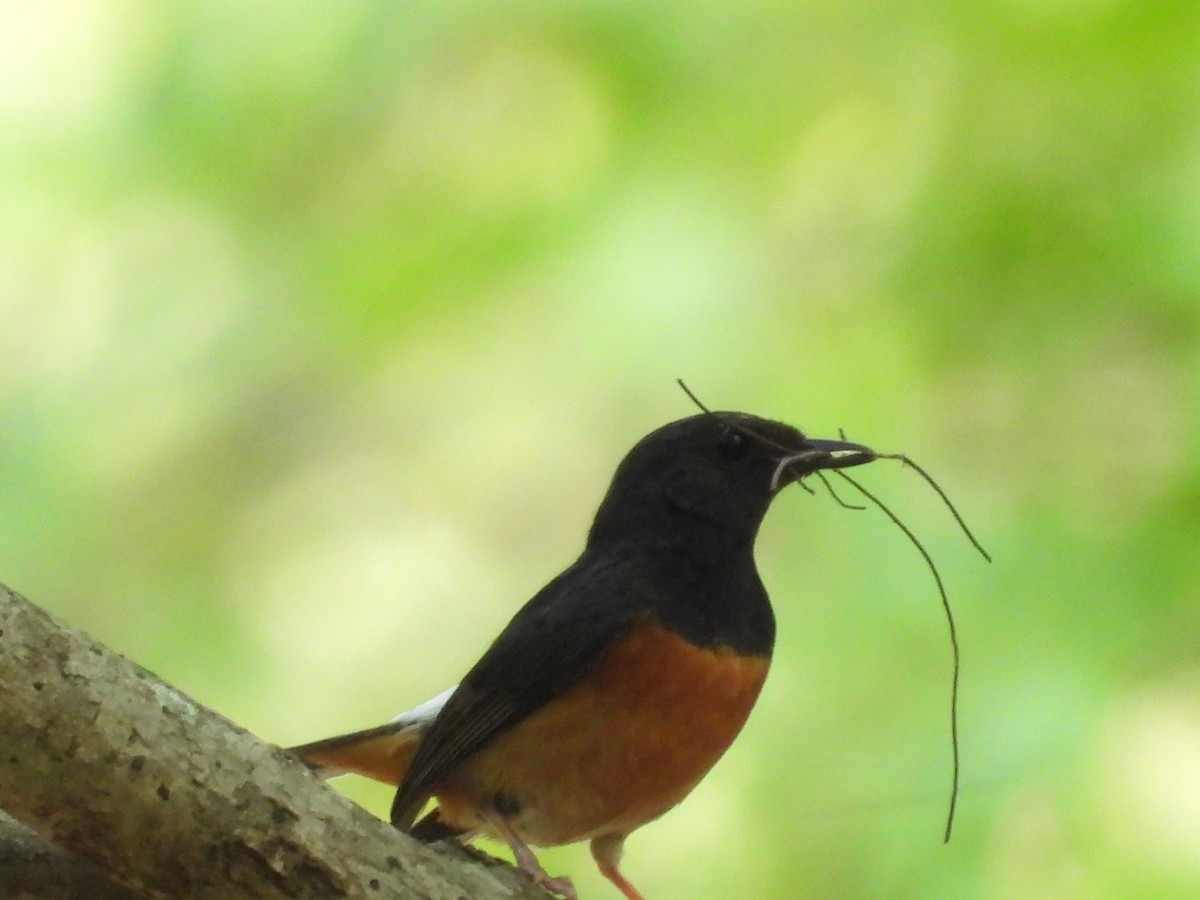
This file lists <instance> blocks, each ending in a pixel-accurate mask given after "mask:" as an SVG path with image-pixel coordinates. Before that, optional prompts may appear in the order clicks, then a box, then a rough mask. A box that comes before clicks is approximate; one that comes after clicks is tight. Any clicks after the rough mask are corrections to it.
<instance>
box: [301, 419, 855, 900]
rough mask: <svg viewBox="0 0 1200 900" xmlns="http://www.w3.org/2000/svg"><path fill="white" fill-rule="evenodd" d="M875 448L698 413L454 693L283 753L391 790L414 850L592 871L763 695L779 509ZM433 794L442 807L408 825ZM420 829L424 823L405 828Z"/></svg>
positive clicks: (536, 868)
mask: <svg viewBox="0 0 1200 900" xmlns="http://www.w3.org/2000/svg"><path fill="white" fill-rule="evenodd" d="M875 458H876V457H875V454H874V452H873V451H871V450H869V449H868V448H866V447H863V446H861V445H859V444H852V443H848V442H846V441H830V440H815V439H811V438H807V437H805V436H804V435H803V434H801V433H800V432H799V431H797V430H796V429H795V428H792V427H791V426H789V425H785V424H783V423H780V422H773V421H770V420H767V419H761V418H758V417H756V416H752V415H748V414H746V413H738V412H717V413H710V412H706V413H703V414H700V415H695V416H692V417H690V418H686V419H682V420H680V421H678V422H673V423H671V424H669V425H666V426H664V427H662V428H659V429H658V430H656V431H654V432H652V433H651V434H649V435H648V436H647V437H645V438H643V439H642V440H641V441H640V442H639V443H638V444H637V445H636V446H635V447H634V448H633V449H632V450H631V451H630V452H629V454H628V455H627V456H626V457H625V459H624V460H623V461H622V462H621V464H620V466H618V468H617V471H616V474H615V475H614V476H613V481H612V485H611V486H610V487H609V489H608V493H607V495H606V496H605V498H604V501H603V502H602V503H601V504H600V509H599V510H598V511H597V513H596V518H595V521H594V522H593V524H592V527H591V530H590V531H589V533H588V537H587V544H586V546H585V547H584V550H583V553H582V555H581V556H580V557H579V559H577V560H576V561H575V562H574V563H573V564H572V565H571V566H570V568H568V569H567V570H566V571H565V572H563V573H562V574H561V575H559V576H558V577H557V578H555V579H554V580H553V581H551V582H550V583H549V584H547V585H546V586H545V587H544V588H542V589H541V590H540V591H539V592H538V593H537V594H536V595H535V596H534V597H533V599H531V600H530V601H529V602H528V603H526V604H525V606H524V607H523V608H522V609H521V610H520V611H519V612H518V613H517V614H516V615H515V616H514V617H513V619H512V621H511V622H510V623H509V624H508V626H507V627H506V628H505V629H504V630H503V631H502V632H501V633H500V636H499V637H498V638H496V640H495V641H494V642H493V643H492V645H491V646H490V647H489V648H488V650H487V652H486V653H484V655H483V657H482V658H481V659H480V660H479V662H478V663H476V664H475V666H474V667H473V668H472V669H471V670H470V671H469V672H468V673H467V674H466V676H465V677H464V678H463V680H462V683H461V684H459V685H458V686H457V687H455V688H452V689H451V690H449V691H446V692H445V693H443V694H441V695H440V696H439V697H437V698H435V699H434V700H431V701H429V702H427V703H424V704H422V705H420V706H418V707H416V708H415V709H413V710H411V711H409V712H407V713H404V714H402V715H400V716H398V717H397V718H396V719H395V720H393V721H392V722H391V723H389V724H387V725H384V726H381V727H379V728H372V729H369V730H366V731H360V732H356V733H354V734H348V735H342V736H339V737H334V738H329V739H327V740H323V741H317V742H315V743H311V744H305V745H303V746H301V747H295V748H293V750H292V752H294V753H295V754H297V755H298V756H299V757H300V758H301V759H303V760H304V761H305V762H306V763H307V764H308V765H309V766H310V767H311V768H313V769H315V770H317V771H318V773H319V774H321V775H322V776H324V777H329V776H333V775H337V774H342V773H345V772H356V773H359V774H362V775H366V776H368V777H370V778H375V779H378V780H380V781H383V782H386V783H388V784H394V785H398V786H399V789H398V791H397V793H396V798H395V802H394V803H393V804H392V810H391V820H392V823H393V824H394V825H395V826H396V827H397V828H400V829H403V830H404V831H407V832H410V833H411V834H413V835H414V836H416V837H418V838H421V839H424V840H438V839H443V838H451V837H454V838H457V839H459V840H469V839H471V838H472V837H474V836H477V835H481V834H482V835H487V836H490V837H492V838H495V839H498V840H501V841H504V842H505V843H507V844H508V845H509V846H510V847H511V848H512V850H513V852H514V854H515V856H516V860H517V864H518V865H519V866H520V867H521V869H523V870H524V871H525V872H526V873H528V874H529V876H530V877H531V878H532V879H533V880H534V881H535V882H537V883H539V884H542V885H544V886H545V887H546V888H548V889H549V890H551V891H554V892H557V893H558V894H560V895H562V896H564V897H568V898H573V897H575V891H574V889H573V888H572V886H571V883H570V881H569V880H568V879H566V878H552V877H550V876H548V875H547V874H546V872H545V871H544V870H543V869H542V868H541V866H540V865H539V864H538V862H537V860H536V858H535V857H534V855H533V853H532V851H531V850H530V849H529V848H530V847H531V846H553V845H558V844H569V843H573V842H575V841H582V840H588V841H590V842H591V850H592V855H593V856H594V857H595V859H596V862H597V864H598V865H599V867H600V871H601V872H602V873H603V874H604V875H605V877H607V878H608V879H609V880H610V881H612V882H613V884H615V885H616V886H617V887H618V888H619V889H620V890H621V891H622V893H624V895H625V897H626V898H628V900H640V898H641V895H640V894H639V893H638V891H637V890H636V889H635V888H634V887H633V885H632V884H630V883H629V881H627V880H626V878H625V877H624V876H623V875H622V874H621V872H620V871H619V869H618V864H619V861H620V857H621V850H622V845H623V843H624V841H625V838H626V836H627V835H628V834H629V833H630V832H631V831H633V830H634V829H635V828H638V827H640V826H641V825H644V824H646V823H647V822H649V821H651V820H653V819H655V818H657V817H658V816H661V815H662V814H663V813H665V812H666V811H667V810H669V809H670V808H671V807H673V806H675V805H676V804H677V803H679V802H680V801H681V800H682V799H683V798H684V797H685V796H686V795H687V794H688V792H689V791H691V789H692V788H693V787H695V786H696V784H697V783H698V782H699V781H700V779H701V778H703V777H704V775H705V774H706V773H707V772H708V770H709V769H710V768H711V767H712V766H713V764H714V763H715V762H716V761H717V759H718V758H720V756H721V754H722V753H724V752H725V750H726V748H728V747H729V745H730V743H731V742H732V741H733V739H734V738H735V737H736V736H737V734H738V732H739V731H740V730H741V728H742V725H743V724H744V723H745V721H746V718H747V716H748V715H749V714H750V710H751V708H752V707H753V706H754V702H755V700H756V699H757V697H758V693H759V690H760V689H761V688H762V685H763V681H764V679H765V678H766V675H767V668H768V666H769V664H770V658H771V650H772V646H773V644H774V639H775V617H774V614H773V613H772V610H771V605H770V602H769V600H768V599H767V592H766V590H765V589H764V588H763V584H762V581H761V580H760V578H759V575H758V571H757V569H756V567H755V563H754V541H755V536H756V535H757V533H758V528H759V525H760V524H761V522H762V520H763V516H764V515H765V514H766V512H767V508H768V506H770V503H771V500H772V499H773V498H774V497H775V495H776V494H778V493H779V491H780V490H781V489H782V488H783V487H784V486H785V485H787V484H789V483H791V482H793V481H800V480H801V479H803V478H804V477H805V476H807V475H810V474H813V473H814V472H818V471H820V470H823V469H837V468H845V467H849V466H856V465H860V464H862V463H866V462H870V461H871V460H873V459H875ZM431 798H435V799H436V800H437V803H438V805H437V807H436V808H435V809H433V811H432V812H430V813H429V814H428V815H426V816H425V817H424V818H423V819H421V820H420V821H419V822H418V821H416V818H417V815H418V814H419V813H420V812H421V810H422V809H423V808H424V806H425V804H426V803H427V801H429V800H430V799H431ZM414 823H415V824H414Z"/></svg>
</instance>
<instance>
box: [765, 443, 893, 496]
mask: <svg viewBox="0 0 1200 900" xmlns="http://www.w3.org/2000/svg"><path fill="white" fill-rule="evenodd" d="M876 458H877V455H876V453H875V451H874V450H872V449H871V448H870V447H864V446H863V445H862V444H852V443H850V442H849V441H828V440H822V439H821V438H807V439H805V441H804V443H803V444H802V445H801V447H800V449H799V450H797V451H796V452H795V453H791V454H789V455H787V456H785V457H783V458H782V459H780V460H779V465H778V466H776V468H775V474H774V476H773V477H772V478H771V490H772V491H778V490H779V489H780V488H782V487H783V486H784V485H786V484H789V483H790V482H793V481H799V480H800V479H801V478H803V477H804V476H805V475H811V474H812V473H813V472H818V471H820V470H821V469H848V468H850V467H851V466H861V465H862V464H863V463H869V462H871V461H872V460H873V459H876Z"/></svg>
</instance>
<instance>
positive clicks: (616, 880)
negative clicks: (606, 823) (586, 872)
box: [592, 834, 645, 900]
mask: <svg viewBox="0 0 1200 900" xmlns="http://www.w3.org/2000/svg"><path fill="white" fill-rule="evenodd" d="M624 849H625V835H623V834H606V835H603V836H602V837H598V838H593V839H592V858H593V859H594V860H596V865H597V866H599V867H600V874H601V875H603V876H604V877H605V878H607V879H608V880H609V881H611V882H612V883H613V884H615V885H616V886H617V890H619V891H620V892H621V893H622V894H624V895H625V900H645V898H643V897H642V895H641V894H640V893H638V889H637V888H635V887H634V886H633V885H632V884H630V883H629V880H628V879H627V878H626V877H625V876H624V875H622V874H621V870H620V869H619V868H618V866H619V865H620V864H621V852H622V851H623V850H624Z"/></svg>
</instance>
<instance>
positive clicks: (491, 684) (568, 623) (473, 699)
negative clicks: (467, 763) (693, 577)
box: [391, 552, 653, 830]
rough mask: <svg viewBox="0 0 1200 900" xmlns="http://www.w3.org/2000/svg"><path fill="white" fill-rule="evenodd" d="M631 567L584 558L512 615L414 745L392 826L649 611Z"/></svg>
mask: <svg viewBox="0 0 1200 900" xmlns="http://www.w3.org/2000/svg"><path fill="white" fill-rule="evenodd" d="M637 570H638V566H637V565H636V563H635V562H634V560H632V559H630V558H628V557H622V556H614V555H612V554H611V552H610V553H609V554H606V555H605V556H604V557H603V558H599V557H598V556H596V555H591V554H587V553H585V554H584V555H583V556H582V557H580V559H579V560H578V561H577V562H576V563H575V564H574V565H572V566H571V567H570V568H569V569H567V570H566V571H565V572H563V573H562V574H561V575H559V576H558V577H557V578H555V579H554V580H553V581H551V582H550V583H549V584H548V585H546V586H545V587H544V588H542V590H540V591H539V592H538V593H537V594H536V595H535V596H534V597H533V599H532V600H530V601H529V602H528V603H527V604H526V605H525V606H524V607H523V608H522V609H521V610H520V612H518V613H517V614H516V615H515V616H514V617H513V619H512V621H511V622H509V624H508V626H507V627H506V628H505V629H504V631H502V632H501V633H500V636H499V637H498V638H496V640H495V641H494V642H493V643H492V645H491V646H490V647H489V648H488V650H487V652H486V653H484V655H483V658H482V659H480V660H479V662H478V663H476V664H475V666H474V668H472V669H471V671H470V672H468V673H467V675H466V677H465V678H464V679H463V681H462V684H460V685H459V687H458V689H457V690H455V692H454V694H453V695H452V696H451V697H450V699H449V700H448V701H447V702H446V705H445V707H444V708H443V709H442V711H441V713H440V714H439V715H438V718H437V720H436V721H435V722H434V723H433V725H432V727H431V728H430V731H429V733H428V734H427V735H426V736H425V737H424V739H423V740H422V741H421V746H420V748H419V749H418V751H417V753H416V756H415V757H414V758H413V761H412V765H411V767H410V768H409V770H408V774H407V776H405V779H404V781H403V783H402V784H401V785H400V789H399V790H398V791H397V793H396V799H395V802H393V804H392V814H391V819H392V823H393V824H394V825H396V826H397V827H398V828H403V829H405V830H408V829H409V828H411V826H412V823H413V820H414V819H415V818H416V816H417V813H419V812H420V811H421V807H422V806H424V805H425V801H426V800H428V799H429V792H430V791H431V790H432V788H433V787H434V785H436V784H437V783H438V782H439V781H440V780H441V779H442V778H444V777H445V776H446V775H447V774H448V773H449V772H450V771H451V770H452V769H454V767H456V766H457V765H458V764H459V763H461V762H462V761H463V760H465V759H466V758H467V757H469V756H471V755H472V754H473V753H475V752H476V751H478V750H480V749H482V748H483V747H484V746H486V745H487V744H488V743H490V742H491V741H492V740H493V739H494V738H495V737H496V736H497V735H499V734H501V733H502V732H504V731H507V730H508V729H509V728H511V727H512V726H513V725H515V724H516V723H518V722H519V721H521V720H522V719H524V718H525V717H526V716H528V715H529V714H530V713H532V712H534V711H535V710H537V709H538V708H540V707H541V706H542V705H544V704H545V703H546V702H547V701H549V700H550V699H551V698H553V697H555V696H557V695H558V694H560V693H562V691H564V690H565V689H566V688H568V687H570V686H571V685H572V684H574V683H575V682H576V681H577V680H578V679H579V678H580V677H581V676H582V675H583V674H584V673H585V672H587V671H588V669H590V668H591V667H592V665H593V664H594V663H595V662H596V661H597V660H598V659H599V657H600V656H601V654H602V653H603V652H604V651H605V650H606V649H607V648H608V647H610V646H611V645H612V644H613V642H614V641H616V640H617V638H618V637H620V635H621V634H623V633H624V632H625V631H626V630H627V629H628V628H629V626H630V625H631V624H632V623H633V622H634V620H635V619H637V618H638V617H639V616H640V615H641V614H644V613H645V612H647V611H648V610H649V609H650V608H652V607H653V603H652V602H650V598H649V596H648V591H649V590H650V588H649V586H648V585H647V584H646V583H645V582H644V581H642V579H640V578H639V577H638V576H637Z"/></svg>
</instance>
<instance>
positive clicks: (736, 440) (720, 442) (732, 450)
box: [717, 428, 750, 462]
mask: <svg viewBox="0 0 1200 900" xmlns="http://www.w3.org/2000/svg"><path fill="white" fill-rule="evenodd" d="M717 449H719V450H720V451H721V455H722V456H723V457H725V459H727V460H728V461H729V462H735V461H737V460H739V459H741V458H742V457H743V456H745V455H746V451H748V450H749V449H750V442H749V441H748V440H747V439H746V436H745V435H744V434H742V433H741V432H740V431H738V430H736V429H734V428H726V429H724V430H722V431H721V436H720V437H718V438H717Z"/></svg>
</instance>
